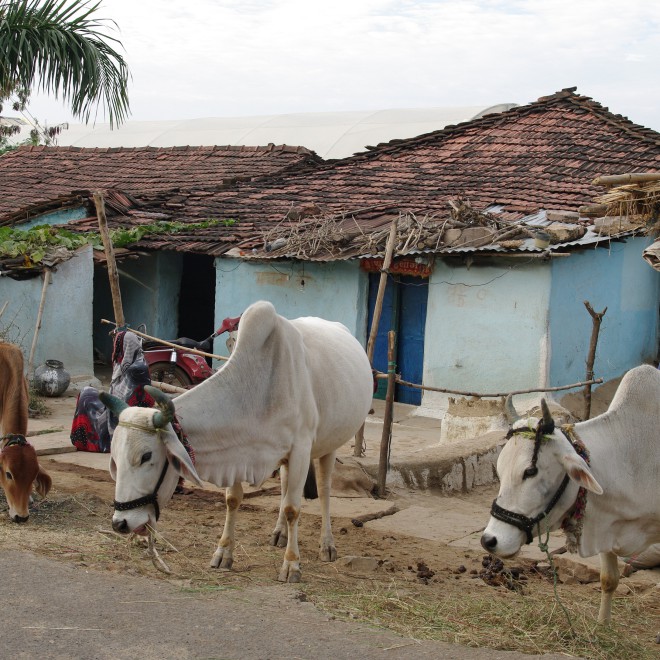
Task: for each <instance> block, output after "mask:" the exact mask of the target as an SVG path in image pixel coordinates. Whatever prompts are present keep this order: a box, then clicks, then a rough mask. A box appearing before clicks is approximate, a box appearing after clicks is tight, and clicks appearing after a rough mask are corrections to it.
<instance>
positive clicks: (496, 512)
mask: <svg viewBox="0 0 660 660" xmlns="http://www.w3.org/2000/svg"><path fill="white" fill-rule="evenodd" d="M554 426H555V425H554V422H553V423H552V425H550V424H548V425H544V424H543V423H542V421H540V422H539V423H538V426H537V427H536V432H535V434H534V453H533V454H532V461H531V464H530V466H529V467H528V468H527V469H526V470H525V472H524V473H523V480H524V479H527V478H528V477H533V476H534V475H535V474H537V473H538V468H537V467H536V461H537V459H538V455H539V450H540V448H541V441H542V440H543V439H544V438H545V437H546V434H550V433H552V432H553V431H554ZM561 432H562V433H563V434H564V436H565V437H566V439H567V440H568V441H569V442H570V443H571V446H572V447H573V449H575V451H576V452H577V453H578V454H579V455H580V456H582V458H584V459H585V461H587V463H588V458H589V455H588V453H587V450H586V448H585V447H584V445H582V443H580V442H579V441H577V438H576V441H574V440H573V439H572V438H571V437H570V435H569V433H567V431H566V430H565V429H564V428H562V429H561ZM517 433H529V431H527V430H525V429H516V430H513V429H511V430H510V431H509V433H508V434H507V439H509V438H510V437H511V436H512V435H515V434H517ZM569 481H570V478H569V476H568V475H567V474H566V475H564V478H563V480H562V482H561V484H559V488H557V490H556V491H555V494H554V495H553V496H552V498H551V500H550V501H549V502H548V504H547V506H546V507H545V509H543V511H541V513H539V514H537V515H536V516H534V517H533V518H530V517H529V516H526V515H524V514H522V513H516V512H514V511H509V510H508V509H505V508H503V507H501V506H500V505H499V504H498V503H497V499H494V500H493V504H492V506H491V509H490V515H491V516H493V518H496V519H497V520H501V521H502V522H504V523H507V524H509V525H513V526H514V527H516V528H517V529H519V530H521V531H522V532H525V535H526V536H527V540H526V544H529V543H531V542H532V541H533V540H534V535H533V533H532V530H533V529H534V526H535V525H539V527H540V522H541V521H542V520H543V519H544V518H545V517H546V516H547V515H548V514H549V513H550V512H551V511H552V509H554V507H555V505H556V504H557V502H559V500H560V499H561V496H562V495H563V494H564V491H565V490H566V487H567V486H568V482H569ZM583 497H584V494H583ZM582 513H583V512H582Z"/></svg>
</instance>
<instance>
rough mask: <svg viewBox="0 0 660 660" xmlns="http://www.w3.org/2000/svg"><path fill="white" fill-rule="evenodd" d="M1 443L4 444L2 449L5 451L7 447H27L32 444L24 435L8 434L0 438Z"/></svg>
mask: <svg viewBox="0 0 660 660" xmlns="http://www.w3.org/2000/svg"><path fill="white" fill-rule="evenodd" d="M0 442H3V443H4V444H3V445H2V449H3V450H5V449H7V447H15V446H18V447H27V446H28V445H29V444H30V443H29V442H28V441H27V440H26V439H25V436H24V435H20V434H19V433H8V434H7V435H3V436H2V437H1V438H0Z"/></svg>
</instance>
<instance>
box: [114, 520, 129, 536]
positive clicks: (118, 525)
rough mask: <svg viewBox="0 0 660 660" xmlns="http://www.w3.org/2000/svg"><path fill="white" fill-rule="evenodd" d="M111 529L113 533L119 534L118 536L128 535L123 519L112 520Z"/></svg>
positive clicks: (126, 525) (126, 524)
mask: <svg viewBox="0 0 660 660" xmlns="http://www.w3.org/2000/svg"><path fill="white" fill-rule="evenodd" d="M112 529H114V530H115V532H119V533H120V534H128V531H129V530H128V523H127V522H126V519H125V518H122V519H121V520H113V521H112Z"/></svg>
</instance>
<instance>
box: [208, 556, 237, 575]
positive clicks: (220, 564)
mask: <svg viewBox="0 0 660 660" xmlns="http://www.w3.org/2000/svg"><path fill="white" fill-rule="evenodd" d="M233 564H234V559H233V557H228V556H225V555H224V554H223V553H222V552H216V553H215V554H214V555H213V557H212V558H211V563H210V564H209V568H218V569H220V570H221V571H222V570H224V571H229V570H231V567H232V566H233Z"/></svg>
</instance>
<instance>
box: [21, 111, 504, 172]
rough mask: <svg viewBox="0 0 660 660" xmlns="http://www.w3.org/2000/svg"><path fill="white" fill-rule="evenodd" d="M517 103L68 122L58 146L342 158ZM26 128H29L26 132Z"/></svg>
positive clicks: (475, 117) (58, 139)
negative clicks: (253, 149)
mask: <svg viewBox="0 0 660 660" xmlns="http://www.w3.org/2000/svg"><path fill="white" fill-rule="evenodd" d="M515 105H516V104H515V103H501V104H499V105H493V106H469V107H446V108H418V109H399V110H376V111H351V112H313V113H296V114H286V115H263V116H252V117H209V118H205V119H186V120H169V121H128V122H126V123H125V124H122V125H121V126H120V127H119V128H118V129H114V130H111V129H110V125H109V124H96V125H95V126H92V125H85V124H72V125H70V126H69V128H68V129H66V130H64V131H62V133H61V134H60V135H59V136H58V137H57V145H59V146H74V147H147V146H149V147H174V146H186V145H188V146H204V145H248V146H263V145H267V144H269V143H273V144H288V145H291V146H303V147H307V148H308V149H311V150H313V151H315V152H316V153H317V154H318V155H319V156H321V157H322V158H326V159H332V158H345V157H346V156H351V155H352V154H354V153H356V152H359V151H364V150H365V148H366V147H367V146H368V145H376V144H378V143H380V142H389V141H390V140H394V139H401V138H410V137H415V136H417V135H422V134H424V133H429V132H431V131H437V130H439V129H441V128H444V127H445V126H447V125H450V124H457V123H460V122H464V121H469V120H471V119H477V118H479V117H482V116H484V115H486V114H490V113H493V112H502V111H504V110H509V109H510V108H513V107H514V106H515ZM28 130H29V127H27V128H26V129H25V130H24V132H25V133H27V131H28Z"/></svg>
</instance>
